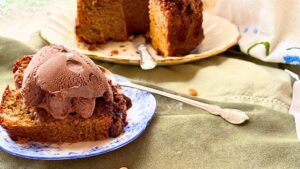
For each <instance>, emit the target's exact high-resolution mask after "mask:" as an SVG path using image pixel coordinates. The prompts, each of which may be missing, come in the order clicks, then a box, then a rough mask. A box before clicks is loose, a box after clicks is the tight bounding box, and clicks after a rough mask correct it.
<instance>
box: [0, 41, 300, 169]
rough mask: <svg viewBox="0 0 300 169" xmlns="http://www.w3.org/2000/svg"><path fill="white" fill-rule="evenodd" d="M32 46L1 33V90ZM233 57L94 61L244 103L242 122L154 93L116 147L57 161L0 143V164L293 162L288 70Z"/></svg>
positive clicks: (162, 84) (213, 99) (296, 148)
mask: <svg viewBox="0 0 300 169" xmlns="http://www.w3.org/2000/svg"><path fill="white" fill-rule="evenodd" d="M40 42H41V41H40ZM30 44H36V43H30ZM33 48H34V47H33V46H32V48H31V47H28V46H26V45H24V44H21V43H19V42H16V41H12V40H9V39H5V38H0V70H1V72H0V82H1V83H0V88H1V89H0V90H1V93H2V91H3V88H4V87H5V86H6V85H7V84H8V83H11V82H12V74H11V73H10V71H11V68H10V66H11V64H12V62H13V61H14V60H15V59H16V58H19V57H21V56H22V55H23V54H30V53H33V52H35V50H34V49H33ZM235 57H240V56H237V55H230V56H229V57H228V55H226V56H224V55H219V56H215V57H212V58H208V59H204V60H200V61H197V62H193V63H189V64H183V65H176V66H167V67H157V68H156V69H154V70H151V71H143V70H141V69H140V68H139V67H137V66H126V65H118V64H110V63H101V62H97V63H99V64H101V65H102V66H105V67H107V68H109V69H110V70H111V71H112V72H114V73H116V74H119V75H123V76H125V77H127V78H129V79H130V80H133V81H135V82H138V83H142V84H145V85H149V86H152V87H155V88H158V89H161V90H167V91H172V92H177V93H180V94H182V95H185V96H188V95H187V94H188V90H189V89H190V88H193V89H195V90H196V91H198V94H199V95H198V96H197V97H192V98H194V99H198V100H201V101H204V102H208V103H215V104H218V105H220V106H223V107H231V108H237V109H240V110H243V111H245V112H246V113H247V114H248V115H249V117H250V121H249V122H247V123H246V124H243V125H232V124H229V123H227V122H225V121H224V120H223V119H221V118H219V117H217V116H213V115H211V114H208V113H207V112H205V111H203V110H201V109H197V108H195V107H191V106H188V105H186V104H182V103H180V102H177V101H175V100H172V99H169V98H165V97H161V96H158V95H155V98H156V99H157V104H158V108H157V114H156V116H155V117H154V119H153V121H152V122H151V123H150V125H149V126H148V128H147V129H146V131H145V132H144V133H143V134H142V135H141V136H140V137H139V138H137V139H136V140H135V141H133V142H132V143H130V144H128V145H126V146H124V147H122V148H119V149H117V150H115V151H113V152H109V153H106V154H103V155H99V156H95V157H90V158H85V159H77V160H64V161H37V160H28V159H23V158H19V157H15V156H12V155H9V154H7V153H6V152H4V151H0V168H12V169H16V168H30V169H42V168H57V169H60V168H72V169H77V168H78V169H81V168H87V169H88V168H95V169H99V168H103V169H118V168H120V167H123V166H125V167H127V168H129V169H136V168H137V169H144V168H151V169H156V168H157V169H161V168H164V169H165V168H166V169H168V168H170V169H175V168H180V169H182V168H184V169H189V168H210V169H220V168H243V169H244V168H246V169H248V168H249V169H252V168H272V169H274V168H280V169H281V168H299V166H300V153H299V152H300V144H299V142H298V140H297V138H296V132H295V124H294V118H293V116H292V115H290V114H288V108H289V104H290V102H291V93H292V91H291V83H292V82H291V78H290V77H289V76H288V75H287V74H286V73H285V72H284V71H282V70H280V69H277V68H273V67H269V66H265V65H260V64H254V63H252V62H249V61H245V60H240V59H237V58H235ZM276 66H277V65H275V67H276ZM190 97H191V96H190Z"/></svg>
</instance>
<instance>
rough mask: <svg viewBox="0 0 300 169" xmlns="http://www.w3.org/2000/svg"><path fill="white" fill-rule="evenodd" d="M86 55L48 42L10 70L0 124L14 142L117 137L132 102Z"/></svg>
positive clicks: (0, 114) (0, 108)
mask: <svg viewBox="0 0 300 169" xmlns="http://www.w3.org/2000/svg"><path fill="white" fill-rule="evenodd" d="M105 71H106V70H104V69H100V68H99V67H98V66H96V65H95V64H94V63H93V61H91V60H90V59H89V58H88V57H87V56H84V55H81V54H79V53H77V52H75V51H70V50H68V49H66V48H64V47H63V46H59V45H50V46H47V47H44V48H42V49H41V50H40V51H38V52H37V53H36V54H35V55H32V56H24V57H23V58H22V59H21V60H19V61H17V62H16V63H15V65H14V68H13V73H14V75H15V76H14V77H15V84H16V89H10V88H9V87H7V88H6V90H5V92H4V94H3V97H2V102H1V105H0V125H1V126H2V127H3V128H4V129H5V130H6V131H7V133H8V134H9V136H10V137H11V138H12V139H14V140H19V139H26V140H31V141H39V142H78V141H93V140H103V139H106V138H108V137H117V136H119V135H120V134H121V133H122V132H123V128H124V127H125V126H126V124H127V122H126V116H127V110H128V109H129V108H130V107H131V101H130V99H129V98H127V97H126V96H125V95H123V94H122V90H121V87H120V86H119V85H118V84H112V81H111V79H108V78H107V77H106V72H105Z"/></svg>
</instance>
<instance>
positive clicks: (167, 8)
mask: <svg viewBox="0 0 300 169" xmlns="http://www.w3.org/2000/svg"><path fill="white" fill-rule="evenodd" d="M149 9H150V38H151V42H152V46H153V47H154V49H156V50H157V51H158V53H159V54H161V55H163V56H180V55H185V54H187V53H189V52H190V51H191V50H193V49H194V48H195V47H196V46H197V45H198V44H199V43H200V42H201V41H202V40H203V39H204V35H203V29H202V20H203V16H202V2H201V0H150V4H149Z"/></svg>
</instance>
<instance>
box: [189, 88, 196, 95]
mask: <svg viewBox="0 0 300 169" xmlns="http://www.w3.org/2000/svg"><path fill="white" fill-rule="evenodd" d="M189 95H190V96H198V92H197V90H195V89H193V88H190V89H189Z"/></svg>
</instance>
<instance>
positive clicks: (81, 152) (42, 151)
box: [0, 76, 156, 160]
mask: <svg viewBox="0 0 300 169" xmlns="http://www.w3.org/2000/svg"><path fill="white" fill-rule="evenodd" d="M116 79H117V81H127V80H126V79H125V78H122V77H119V76H117V77H116ZM123 92H124V94H125V95H126V96H128V97H129V98H130V99H131V100H132V107H131V108H130V109H129V111H128V116H127V121H128V125H127V126H126V127H125V129H124V133H123V134H121V135H120V136H119V137H117V138H110V139H108V140H104V141H93V142H79V143H64V144H60V145H58V144H42V143H33V142H30V143H27V144H19V143H16V142H14V141H12V140H11V139H10V137H9V136H8V135H7V133H6V132H5V130H4V129H3V128H2V127H0V148H1V149H3V150H4V151H6V152H8V153H10V154H12V155H15V156H19V157H23V158H29V159H38V160H64V159H76V158H85V157H90V156H95V155H100V154H104V153H107V152H110V151H113V150H116V149H118V148H120V147H122V146H125V145H126V144H128V143H130V142H132V141H133V140H135V139H136V138H137V137H138V136H140V135H141V134H142V133H143V132H144V130H145V129H146V127H147V125H148V124H149V123H150V121H151V119H152V118H153V116H154V114H155V112H156V100H155V98H154V97H153V95H152V94H150V93H148V92H145V91H141V90H137V89H132V88H126V87H124V88H123Z"/></svg>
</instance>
